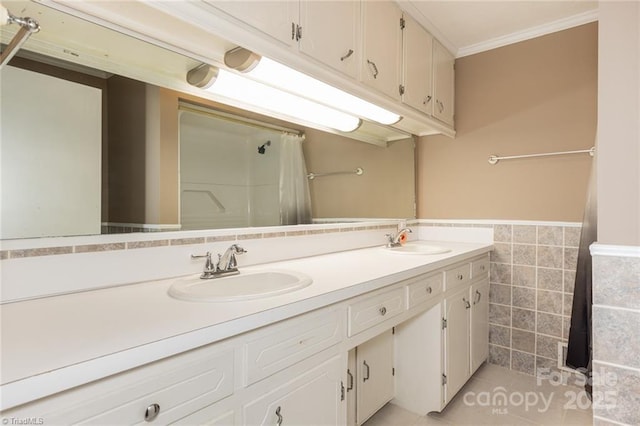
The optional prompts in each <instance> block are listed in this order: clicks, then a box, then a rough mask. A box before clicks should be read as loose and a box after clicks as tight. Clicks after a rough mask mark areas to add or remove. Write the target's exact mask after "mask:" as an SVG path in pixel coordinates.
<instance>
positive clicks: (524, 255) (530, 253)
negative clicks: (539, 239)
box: [513, 244, 536, 266]
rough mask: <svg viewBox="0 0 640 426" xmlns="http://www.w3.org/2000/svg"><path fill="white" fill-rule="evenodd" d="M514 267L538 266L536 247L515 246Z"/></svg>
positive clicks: (529, 245) (530, 245)
mask: <svg viewBox="0 0 640 426" xmlns="http://www.w3.org/2000/svg"><path fill="white" fill-rule="evenodd" d="M513 264H514V265H532V266H535V265H536V246H535V245H532V244H514V245H513Z"/></svg>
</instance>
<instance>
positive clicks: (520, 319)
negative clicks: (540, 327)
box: [511, 308, 536, 331]
mask: <svg viewBox="0 0 640 426" xmlns="http://www.w3.org/2000/svg"><path fill="white" fill-rule="evenodd" d="M511 315H512V318H511V320H512V321H511V325H512V327H513V328H519V329H521V330H528V331H535V330H536V311H534V310H529V309H520V308H513V310H512V314H511Z"/></svg>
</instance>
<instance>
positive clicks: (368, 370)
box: [362, 361, 370, 383]
mask: <svg viewBox="0 0 640 426" xmlns="http://www.w3.org/2000/svg"><path fill="white" fill-rule="evenodd" d="M362 365H363V367H364V368H365V369H366V370H365V371H364V372H365V373H366V375H365V374H362V383H364V382H366V381H367V380H369V373H370V369H369V364H367V361H362Z"/></svg>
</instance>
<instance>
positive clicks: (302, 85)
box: [224, 47, 402, 125]
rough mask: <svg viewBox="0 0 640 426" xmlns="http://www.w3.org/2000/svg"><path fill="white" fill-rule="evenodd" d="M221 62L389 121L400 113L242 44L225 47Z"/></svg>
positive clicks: (345, 108)
mask: <svg viewBox="0 0 640 426" xmlns="http://www.w3.org/2000/svg"><path fill="white" fill-rule="evenodd" d="M224 61H225V64H226V65H227V66H229V67H231V68H233V69H236V70H238V71H240V72H244V73H246V74H247V75H248V76H250V77H251V78H253V79H255V80H258V81H261V82H263V83H265V84H268V85H271V86H275V87H277V88H279V89H282V90H285V91H287V92H291V93H295V94H296V95H299V96H302V97H305V98H308V99H312V100H314V101H316V102H320V103H322V104H325V105H329V106H332V107H334V108H338V109H340V110H342V111H349V112H351V113H352V114H356V115H358V116H360V117H364V118H366V119H369V120H372V121H375V122H378V123H381V124H385V125H389V124H394V123H397V122H398V121H400V119H401V118H402V117H400V116H399V115H398V114H395V113H393V112H391V111H388V110H386V109H384V108H381V107H379V106H377V105H374V104H372V103H371V102H367V101H365V100H363V99H360V98H358V97H356V96H353V95H351V94H349V93H346V92H344V91H342V90H340V89H337V88H335V87H333V86H330V85H328V84H326V83H323V82H321V81H319V80H316V79H315V78H312V77H309V76H308V75H306V74H303V73H301V72H298V71H296V70H293V69H291V68H289V67H287V66H285V65H282V64H281V63H279V62H276V61H273V60H271V59H269V58H265V57H261V56H260V55H258V54H255V53H253V52H251V51H250V50H247V49H244V48H242V47H237V48H235V49H232V50H230V51H228V52H227V53H226V54H225V57H224Z"/></svg>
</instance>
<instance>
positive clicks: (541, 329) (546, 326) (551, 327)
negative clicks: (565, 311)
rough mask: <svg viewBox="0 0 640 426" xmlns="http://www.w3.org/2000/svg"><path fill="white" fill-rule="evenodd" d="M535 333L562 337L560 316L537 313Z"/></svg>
mask: <svg viewBox="0 0 640 426" xmlns="http://www.w3.org/2000/svg"><path fill="white" fill-rule="evenodd" d="M536 331H537V332H538V333H539V334H547V335H549V336H556V337H562V316H560V315H552V314H547V313H544V312H538V314H537V320H536Z"/></svg>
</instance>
